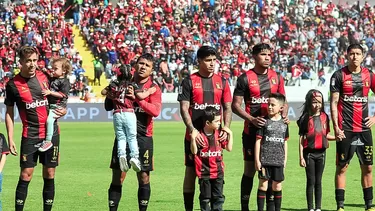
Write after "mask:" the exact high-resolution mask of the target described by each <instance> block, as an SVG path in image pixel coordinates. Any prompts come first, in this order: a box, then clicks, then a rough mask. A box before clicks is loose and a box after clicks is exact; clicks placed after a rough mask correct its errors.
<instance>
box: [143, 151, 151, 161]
mask: <svg viewBox="0 0 375 211" xmlns="http://www.w3.org/2000/svg"><path fill="white" fill-rule="evenodd" d="M143 157H144V158H145V160H144V163H146V164H147V163H148V158H149V157H150V156H149V154H148V150H146V152H145V154H143Z"/></svg>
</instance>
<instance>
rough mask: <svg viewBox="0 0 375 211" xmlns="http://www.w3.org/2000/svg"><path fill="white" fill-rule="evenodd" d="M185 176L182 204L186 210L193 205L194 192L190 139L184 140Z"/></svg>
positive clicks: (192, 157) (190, 208) (190, 209)
mask: <svg viewBox="0 0 375 211" xmlns="http://www.w3.org/2000/svg"><path fill="white" fill-rule="evenodd" d="M184 143H185V144H184V145H185V177H184V184H183V195H184V206H185V210H186V211H192V210H193V207H194V192H195V178H196V177H197V176H196V174H195V165H194V155H193V153H192V152H191V150H190V141H188V140H185V141H184Z"/></svg>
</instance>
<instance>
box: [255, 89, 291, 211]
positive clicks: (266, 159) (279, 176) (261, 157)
mask: <svg viewBox="0 0 375 211" xmlns="http://www.w3.org/2000/svg"><path fill="white" fill-rule="evenodd" d="M284 103H285V96H284V95H282V94H280V93H273V94H270V96H269V101H268V118H266V124H265V125H264V126H263V127H262V128H259V129H258V130H257V140H256V143H255V169H256V170H257V171H259V172H258V177H259V188H258V199H257V204H258V211H263V207H264V199H265V198H266V191H267V188H268V180H272V190H273V193H274V202H275V211H280V209H281V198H282V192H281V182H282V181H283V180H284V168H285V165H286V158H287V142H286V140H287V139H288V138H289V130H288V126H287V125H286V124H285V123H284V120H283V118H282V116H281V110H282V108H283V106H284Z"/></svg>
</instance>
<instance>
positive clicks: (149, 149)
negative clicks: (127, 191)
mask: <svg viewBox="0 0 375 211" xmlns="http://www.w3.org/2000/svg"><path fill="white" fill-rule="evenodd" d="M138 145H139V154H140V157H139V159H140V161H141V164H142V166H141V168H142V171H141V172H138V173H137V177H138V207H139V210H140V211H146V210H147V207H148V203H149V200H150V196H151V186H150V172H151V171H153V170H154V169H153V168H154V167H153V163H154V161H153V160H154V157H153V155H154V144H153V139H152V137H138Z"/></svg>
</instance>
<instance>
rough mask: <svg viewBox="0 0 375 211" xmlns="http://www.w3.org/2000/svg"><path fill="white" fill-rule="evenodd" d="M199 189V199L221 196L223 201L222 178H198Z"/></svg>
mask: <svg viewBox="0 0 375 211" xmlns="http://www.w3.org/2000/svg"><path fill="white" fill-rule="evenodd" d="M198 182H199V189H200V195H199V199H200V200H204V199H211V198H213V197H215V198H221V199H222V202H223V203H224V199H225V197H224V195H223V187H224V179H223V178H217V179H199V181H198Z"/></svg>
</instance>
